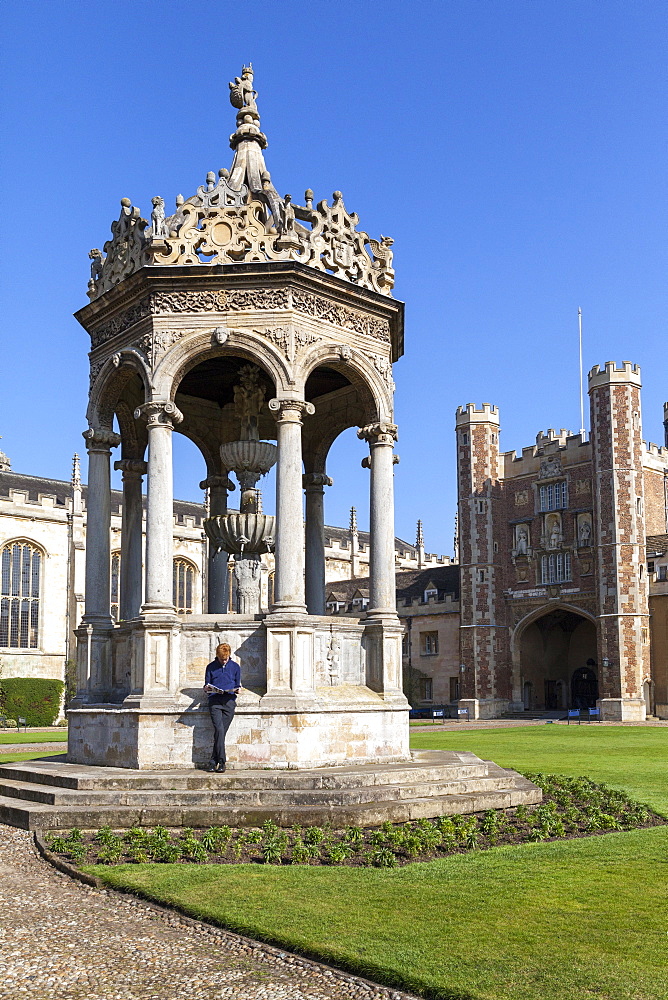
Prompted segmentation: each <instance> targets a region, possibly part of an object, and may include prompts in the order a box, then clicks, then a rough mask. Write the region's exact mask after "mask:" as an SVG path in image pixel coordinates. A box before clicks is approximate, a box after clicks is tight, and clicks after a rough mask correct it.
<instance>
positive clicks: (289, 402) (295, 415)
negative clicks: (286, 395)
mask: <svg viewBox="0 0 668 1000" xmlns="http://www.w3.org/2000/svg"><path fill="white" fill-rule="evenodd" d="M268 405H269V409H270V410H271V412H272V413H274V414H275V415H276V419H277V420H286V421H290V422H292V423H301V419H302V414H303V413H305V414H306V415H307V416H309V417H312V416H313V414H314V413H315V406H314V405H313V403H307V402H306V400H305V399H270V400H269V404H268Z"/></svg>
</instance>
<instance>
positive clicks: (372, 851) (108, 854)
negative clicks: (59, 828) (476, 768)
mask: <svg viewBox="0 0 668 1000" xmlns="http://www.w3.org/2000/svg"><path fill="white" fill-rule="evenodd" d="M526 777H527V778H529V779H530V780H531V781H533V782H534V783H535V784H537V785H539V786H540V787H541V789H542V790H543V802H542V803H541V804H540V805H539V806H529V807H527V806H518V807H517V808H516V809H510V810H503V809H490V810H488V811H487V812H485V813H483V814H477V815H472V816H460V815H454V816H442V817H439V818H438V819H435V820H429V819H421V820H417V822H414V823H400V824H393V823H383V824H382V826H380V827H379V828H375V829H366V830H365V829H362V828H361V827H355V826H352V827H346V829H345V830H334V829H332V827H331V826H329V825H327V824H325V825H324V826H322V827H318V826H310V827H305V828H302V827H299V826H293V827H291V828H290V829H282V828H280V827H278V826H276V824H275V823H273V822H272V821H271V820H268V821H267V822H266V823H265V824H264V825H263V826H262V827H261V828H258V827H256V828H251V829H245V828H239V829H232V828H230V827H228V826H219V827H210V828H209V829H208V830H199V831H195V830H193V829H191V828H184V829H180V830H169V829H167V828H166V827H161V826H158V827H155V828H154V829H153V830H149V829H144V828H139V827H135V828H133V829H131V830H124V831H120V830H117V831H113V830H111V829H110V828H109V827H102V828H101V829H100V830H97V831H86V832H82V831H81V830H78V829H74V830H71V831H70V832H69V833H68V834H67V835H62V836H53V835H51V837H50V838H49V839H48V841H47V843H48V847H49V849H50V850H51V851H52V852H53V853H55V854H59V855H62V856H63V857H64V858H65V859H67V860H69V861H71V862H73V863H74V864H77V865H81V864H84V863H85V864H88V865H90V864H126V863H128V862H130V863H135V864H147V863H150V862H158V863H169V864H175V863H188V864H193V863H195V864H247V863H257V864H295V865H357V866H369V865H372V866H375V867H378V868H395V867H397V866H398V865H403V864H408V863H409V862H412V861H430V860H432V859H434V858H439V857H443V856H445V855H448V854H461V853H464V852H466V851H473V850H480V849H483V850H484V849H487V848H490V847H495V846H497V845H500V844H521V843H525V842H527V841H540V840H556V839H568V838H573V837H584V836H589V835H591V834H595V833H606V832H608V831H611V830H634V829H638V828H640V827H648V826H660V825H665V824H666V820H665V819H664V818H663V817H661V816H659V815H657V814H656V813H654V812H653V811H652V810H651V809H650V808H649V807H648V806H645V805H642V804H640V803H638V802H634V801H633V800H632V799H630V798H629V797H628V796H627V795H626V794H625V793H624V792H620V791H618V790H616V789H613V788H609V787H608V786H606V785H600V784H595V783H594V782H593V781H590V780H589V779H588V778H569V777H564V776H562V775H545V774H531V773H527V774H526Z"/></svg>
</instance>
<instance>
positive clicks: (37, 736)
mask: <svg viewBox="0 0 668 1000" xmlns="http://www.w3.org/2000/svg"><path fill="white" fill-rule="evenodd" d="M3 743H4V744H7V743H67V730H66V729H58V730H51V731H50V732H48V733H42V732H35V733H31V732H30V730H28V732H27V733H24V732H23V730H21V732H20V733H17V732H16V731H15V730H13V729H11V730H6V729H3V730H2V731H1V732H0V745H2V744H3Z"/></svg>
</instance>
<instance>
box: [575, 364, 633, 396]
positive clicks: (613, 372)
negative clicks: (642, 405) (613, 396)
mask: <svg viewBox="0 0 668 1000" xmlns="http://www.w3.org/2000/svg"><path fill="white" fill-rule="evenodd" d="M587 378H588V382H589V391H590V392H591V390H592V389H597V388H599V387H600V386H603V385H611V384H612V383H623V382H630V383H631V384H632V385H637V386H638V388H640V387H641V386H642V381H641V377H640V365H634V364H632V362H630V361H622V367H621V368H618V367H617V365H616V364H615V362H614V361H606V363H605V365H604V367H603V368H600V367H599V366H598V365H594V367H593V368H592V369H591V371H590V372H589V375H588V376H587Z"/></svg>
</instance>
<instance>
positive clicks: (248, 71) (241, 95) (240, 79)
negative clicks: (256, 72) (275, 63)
mask: <svg viewBox="0 0 668 1000" xmlns="http://www.w3.org/2000/svg"><path fill="white" fill-rule="evenodd" d="M229 86H230V104H231V105H232V107H233V108H239V110H240V111H245V110H246V109H248V111H257V104H256V100H257V90H254V89H253V63H249V64H248V66H243V67H242V69H241V76H235V78H234V81H233V82H232V83H230V85H229Z"/></svg>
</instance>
